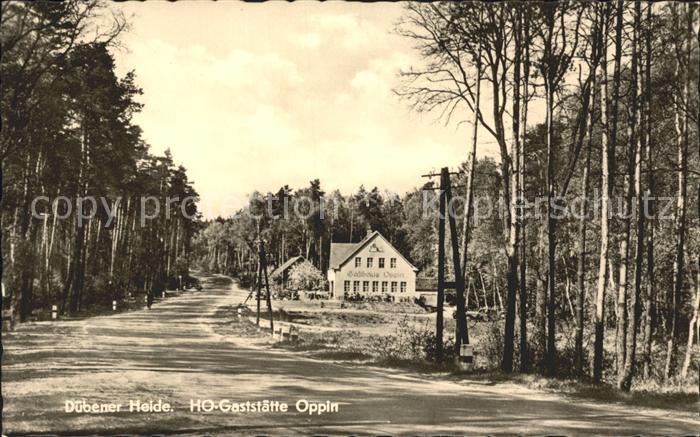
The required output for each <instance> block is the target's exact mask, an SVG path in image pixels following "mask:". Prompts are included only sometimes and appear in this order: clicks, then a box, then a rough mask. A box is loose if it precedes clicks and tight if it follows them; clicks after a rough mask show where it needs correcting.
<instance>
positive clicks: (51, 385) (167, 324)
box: [2, 277, 700, 435]
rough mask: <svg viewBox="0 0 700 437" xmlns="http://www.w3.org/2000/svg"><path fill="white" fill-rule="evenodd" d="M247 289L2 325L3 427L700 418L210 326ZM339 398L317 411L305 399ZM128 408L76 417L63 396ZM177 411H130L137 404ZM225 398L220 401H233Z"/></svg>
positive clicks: (219, 288) (305, 430) (543, 423)
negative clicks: (256, 342)
mask: <svg viewBox="0 0 700 437" xmlns="http://www.w3.org/2000/svg"><path fill="white" fill-rule="evenodd" d="M245 295H246V293H245V292H244V291H242V290H238V289H237V288H236V287H235V286H234V285H232V284H231V283H230V281H229V280H227V279H226V278H222V277H219V278H212V279H211V280H209V281H208V282H207V283H205V288H204V290H203V291H201V292H192V293H184V294H182V295H180V296H177V297H173V298H168V299H166V300H165V301H164V302H160V303H157V304H156V305H155V306H154V307H153V309H151V310H150V311H149V310H140V311H133V312H129V313H121V314H116V315H113V316H104V317H95V318H91V319H86V320H80V321H63V322H58V323H53V324H52V323H37V324H33V325H26V326H22V327H20V328H19V330H18V331H16V332H15V333H12V334H10V335H7V336H6V335H3V347H4V354H3V358H2V394H3V397H4V412H3V434H9V435H13V434H30V433H52V434H59V435H92V434H102V435H109V434H120V433H129V434H132V433H135V434H152V433H158V434H168V435H172V434H174V435H203V434H210V435H241V434H269V435H290V434H291V435H294V434H312V433H316V434H385V435H386V434H416V433H417V434H438V433H445V434H499V433H508V434H511V433H537V434H552V433H562V434H568V435H572V434H584V433H596V434H614V435H620V434H638V433H639V434H650V433H651V434H681V433H685V434H687V433H697V432H698V430H700V421H698V420H696V419H694V418H691V417H688V416H683V415H680V414H677V413H671V412H667V411H662V410H639V409H635V408H631V407H623V406H619V405H606V404H594V403H586V402H581V401H580V400H572V399H567V398H565V397H562V396H557V395H553V394H545V393H541V392H537V391H533V390H529V389H525V388H522V387H520V386H517V385H514V384H489V383H484V382H470V381H462V382H454V381H441V380H439V379H438V377H437V376H425V375H419V374H415V373H410V372H405V371H398V370H386V369H380V368H373V367H366V366H361V365H357V366H355V365H350V364H337V363H332V362H324V361H317V360H312V359H308V358H305V357H302V356H300V355H298V354H293V353H289V352H283V351H270V350H266V349H261V348H255V347H250V346H246V345H245V343H244V342H241V341H240V339H235V338H224V337H222V336H220V335H218V334H216V333H215V332H214V329H213V327H214V326H215V325H216V324H217V323H222V322H223V321H222V320H220V319H217V318H216V317H215V313H216V309H217V308H219V307H220V306H222V305H230V304H234V303H237V302H240V301H241V300H243V299H244V298H245ZM207 399H209V400H212V401H214V403H218V402H219V401H220V400H230V401H231V402H245V401H251V402H256V401H259V400H260V401H262V400H265V399H267V400H272V401H278V402H286V403H287V404H288V405H289V409H290V411H289V412H287V413H281V412H280V413H272V412H268V413H259V412H255V413H253V412H249V413H241V412H238V413H235V412H223V411H220V410H213V411H210V412H204V411H196V410H195V411H191V408H190V406H191V401H193V402H196V401H197V400H207ZM301 399H305V400H307V401H309V402H325V401H331V402H337V403H338V410H339V411H338V412H337V413H327V414H322V415H309V414H308V413H304V412H298V411H296V409H295V404H296V402H297V401H299V400H301ZM71 400H73V401H81V400H85V401H86V402H88V403H91V404H92V403H102V404H109V403H114V404H117V403H118V404H121V405H122V406H121V410H120V411H119V412H111V413H110V412H103V413H94V414H93V413H66V412H65V411H64V410H65V403H66V401H71ZM136 400H139V401H142V402H148V401H154V402H156V401H158V400H162V402H168V403H170V404H171V405H172V408H173V409H174V411H171V412H160V413H157V412H129V411H128V409H129V403H130V401H136ZM227 405H229V404H227V403H226V402H225V403H224V406H227Z"/></svg>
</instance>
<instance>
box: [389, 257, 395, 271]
mask: <svg viewBox="0 0 700 437" xmlns="http://www.w3.org/2000/svg"><path fill="white" fill-rule="evenodd" d="M389 262H390V267H391V268H392V269H395V268H396V258H392V259H391V260H389Z"/></svg>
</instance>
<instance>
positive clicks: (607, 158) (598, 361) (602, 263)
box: [593, 6, 613, 383]
mask: <svg viewBox="0 0 700 437" xmlns="http://www.w3.org/2000/svg"><path fill="white" fill-rule="evenodd" d="M608 16H609V6H607V7H606V13H605V17H603V44H602V57H601V63H600V70H601V74H600V76H601V78H602V83H601V88H600V114H601V115H600V119H601V124H602V138H601V159H600V161H601V173H602V174H601V207H600V255H599V258H598V284H597V289H596V298H595V340H594V347H593V349H594V350H593V381H594V382H595V383H598V382H600V380H601V377H602V374H603V353H604V350H603V341H604V335H605V291H606V289H607V286H608V243H609V240H610V235H609V232H610V230H609V223H608V214H609V211H610V191H611V187H610V185H611V181H612V176H611V173H612V172H611V171H610V163H611V156H612V154H611V149H612V148H613V147H610V131H609V126H608V78H607V69H608V50H607V31H608Z"/></svg>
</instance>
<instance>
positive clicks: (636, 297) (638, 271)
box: [618, 2, 648, 391]
mask: <svg viewBox="0 0 700 437" xmlns="http://www.w3.org/2000/svg"><path fill="white" fill-rule="evenodd" d="M641 16H642V12H641V3H640V2H635V5H634V29H633V36H632V88H631V90H630V92H631V97H632V105H631V106H632V112H633V116H632V119H631V121H630V125H634V124H636V123H637V122H640V124H642V122H641V120H642V116H641V109H642V108H641V106H642V105H640V104H639V102H640V101H641V100H642V93H640V92H638V91H639V90H638V86H637V82H638V66H639V59H640V58H641V45H640V44H639V42H638V40H639V28H640V26H641ZM647 68H648V66H647ZM633 130H634V133H635V134H634V135H633V136H632V137H631V138H630V142H631V143H633V144H634V162H633V168H634V189H633V192H634V197H635V199H634V202H635V214H636V217H637V242H636V249H635V269H634V289H633V292H632V294H630V301H629V315H628V317H629V321H628V323H629V325H628V327H627V332H626V339H625V341H626V344H625V360H624V364H623V371H622V375H620V377H618V387H619V388H621V389H623V390H625V391H629V390H630V388H631V387H632V378H633V377H634V370H635V360H636V352H637V327H638V325H639V317H640V313H641V301H640V298H641V293H642V269H643V267H644V211H643V210H644V198H643V196H642V165H643V160H644V156H643V153H644V151H645V150H646V137H645V136H644V135H642V134H641V132H639V129H637V127H636V126H633ZM628 238H629V237H628Z"/></svg>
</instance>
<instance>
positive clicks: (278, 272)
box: [270, 256, 304, 277]
mask: <svg viewBox="0 0 700 437" xmlns="http://www.w3.org/2000/svg"><path fill="white" fill-rule="evenodd" d="M298 261H304V257H303V256H293V257H291V258H289V259H288V260H287V261H285V262H284V263H282V264H281V265H280V266H279V267H277V268H276V269H275V270H273V271H272V273H270V277H274V276H277V275H281V274H282V273H284V271H285V270H287V269H288V268H290V267H292V266H293V265H294V264H296V263H297V262H298Z"/></svg>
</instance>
